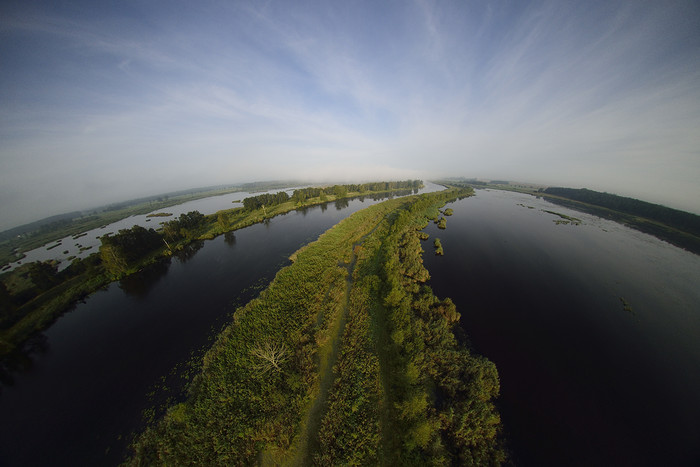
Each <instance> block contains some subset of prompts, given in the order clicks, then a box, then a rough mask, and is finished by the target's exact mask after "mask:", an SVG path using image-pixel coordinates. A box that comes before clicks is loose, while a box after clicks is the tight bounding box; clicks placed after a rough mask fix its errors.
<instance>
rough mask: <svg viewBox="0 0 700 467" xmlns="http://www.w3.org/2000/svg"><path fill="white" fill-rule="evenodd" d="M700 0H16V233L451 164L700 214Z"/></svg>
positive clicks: (10, 192)
mask: <svg viewBox="0 0 700 467" xmlns="http://www.w3.org/2000/svg"><path fill="white" fill-rule="evenodd" d="M698 24H700V4H699V3H698V2H697V1H673V0H668V1H663V2H658V1H648V2H647V1H627V2H617V1H610V0H609V1H585V2H583V1H576V2H575V1H565V0H559V1H552V2H524V1H523V2H520V1H518V2H512V1H503V2H499V1H454V2H450V1H410V0H406V1H380V2H377V1H367V2H364V1H350V0H347V1H343V2H340V1H337V2H336V1H318V2H294V1H279V2H276V1H268V2H263V1H255V2H253V1H251V2H234V1H206V0H204V1H198V2H191V1H167V2H165V1H113V2H106V1H105V2H102V1H100V2H94V1H85V2H83V1H73V2H69V1H50V2H32V1H21V2H12V1H10V2H8V1H6V2H4V3H3V5H2V6H0V199H1V200H2V202H1V203H0V229H5V228H9V227H12V226H14V225H18V224H21V223H24V222H28V221H31V220H35V219H38V218H41V217H45V216H47V215H50V214H55V213H57V212H65V211H70V210H73V209H82V208H89V207H93V206H96V205H99V204H103V203H107V202H112V201H119V200H124V199H130V198H135V197H138V196H143V195H149V194H157V193H161V192H165V191H172V190H178V189H184V188H190V187H197V186H206V185H216V184H227V183H236V182H244V181H253V180H269V179H288V178H305V179H315V180H365V179H377V178H394V179H396V178H406V177H438V176H444V175H450V176H466V177H483V178H499V179H504V178H505V179H512V180H520V181H526V182H534V183H543V184H553V185H564V186H575V187H584V186H585V187H588V188H593V189H599V190H604V191H609V192H616V193H620V194H624V195H629V196H636V197H640V198H643V199H646V200H649V201H653V202H660V203H662V204H666V205H669V206H672V207H678V208H681V209H686V210H691V211H694V212H700V201H699V200H700V27H698Z"/></svg>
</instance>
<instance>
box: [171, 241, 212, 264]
mask: <svg viewBox="0 0 700 467" xmlns="http://www.w3.org/2000/svg"><path fill="white" fill-rule="evenodd" d="M203 246H204V240H196V241H194V242H192V243H190V244H188V245H185V247H184V248H183V249H181V250H177V251H176V252H175V253H173V256H175V257H176V258H177V259H179V260H180V262H181V263H186V262H187V261H189V260H191V259H192V258H194V255H196V254H197V252H198V251H199V250H201V249H202V247H203Z"/></svg>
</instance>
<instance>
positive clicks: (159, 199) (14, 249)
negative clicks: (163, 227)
mask: <svg viewBox="0 0 700 467" xmlns="http://www.w3.org/2000/svg"><path fill="white" fill-rule="evenodd" d="M289 186H298V184H297V185H295V184H290V183H280V182H256V183H247V184H244V185H241V186H232V187H225V188H222V187H219V188H202V189H198V190H190V191H187V192H176V193H170V194H167V195H160V196H153V197H150V198H141V199H137V200H133V201H127V202H123V203H117V204H112V205H109V206H104V207H102V208H98V209H95V210H91V211H89V212H72V213H67V214H63V215H59V216H54V217H51V218H48V219H44V220H42V221H38V222H33V223H31V224H27V225H24V226H20V227H16V228H13V229H10V230H7V231H4V232H0V265H5V264H8V263H11V262H13V261H17V260H18V259H20V258H21V257H22V253H23V252H25V251H29V250H33V249H34V248H38V247H40V246H42V245H46V244H47V243H49V242H52V241H54V240H58V239H61V238H64V237H67V236H69V235H77V234H81V235H82V233H84V232H85V231H87V230H92V229H96V228H98V227H101V226H103V225H108V224H111V223H113V222H117V221H119V220H121V219H126V218H127V217H130V216H137V215H140V214H147V213H149V212H151V211H155V210H157V209H163V208H167V207H170V206H175V205H177V204H182V203H185V202H187V201H194V200H197V199H202V198H208V197H211V196H220V195H225V194H227V193H234V192H237V191H248V192H253V191H255V190H258V191H259V190H272V189H278V188H286V187H289Z"/></svg>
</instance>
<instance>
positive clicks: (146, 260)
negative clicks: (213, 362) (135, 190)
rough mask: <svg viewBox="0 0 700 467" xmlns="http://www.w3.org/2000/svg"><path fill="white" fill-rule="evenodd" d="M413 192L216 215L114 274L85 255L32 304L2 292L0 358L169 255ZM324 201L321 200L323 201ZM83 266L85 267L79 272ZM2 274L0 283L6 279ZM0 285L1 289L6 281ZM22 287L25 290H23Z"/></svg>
mask: <svg viewBox="0 0 700 467" xmlns="http://www.w3.org/2000/svg"><path fill="white" fill-rule="evenodd" d="M411 192H412V191H411V190H408V191H402V192H397V191H396V190H378V191H366V192H357V191H355V192H347V194H346V196H343V197H338V196H334V195H327V196H318V197H314V198H308V199H306V200H304V201H303V202H297V201H291V200H290V201H287V202H285V203H282V204H278V205H275V206H270V207H267V208H265V207H262V208H260V209H254V210H246V209H243V208H240V207H239V208H232V209H227V210H223V211H218V212H217V213H215V214H211V215H208V216H203V222H202V224H201V225H199V226H198V227H197V229H196V230H195V231H192V232H189V234H188V235H187V236H185V237H184V238H181V239H179V240H178V241H176V242H172V243H170V244H163V245H162V246H161V247H159V248H157V249H155V250H153V251H152V252H150V253H149V254H147V255H145V256H144V257H143V258H141V259H140V260H139V261H137V262H135V263H133V264H130V265H129V267H128V268H126V269H125V270H124V271H120V272H119V273H115V272H114V271H111V270H108V269H107V268H105V266H104V265H103V264H102V262H101V261H100V260H99V254H97V253H95V254H93V255H90V256H89V257H88V258H86V259H85V260H80V261H76V262H75V264H74V266H75V268H74V269H73V272H71V271H70V270H71V268H73V266H70V267H69V268H68V269H69V271H68V273H63V275H62V276H61V277H67V279H66V280H65V281H62V282H61V283H59V284H52V286H51V287H50V288H48V290H41V291H40V292H39V293H35V296H34V297H32V298H31V299H28V300H25V301H24V302H22V303H20V304H13V303H12V301H11V299H12V295H13V294H15V295H16V294H18V293H20V292H21V293H32V292H31V290H30V289H29V288H27V289H25V290H20V291H18V290H13V289H12V288H11V287H8V288H7V289H8V290H7V294H6V295H7V297H5V296H3V297H0V298H1V299H3V300H5V301H6V304H4V307H5V308H7V309H6V310H5V313H8V314H9V313H11V314H12V315H13V316H14V318H13V319H12V320H11V321H10V322H9V325H7V327H5V326H3V328H2V329H0V358H2V357H4V356H6V355H8V354H10V353H12V352H14V351H16V350H17V349H19V348H21V345H22V344H23V343H24V342H25V341H26V340H27V339H29V338H30V337H31V336H32V335H34V334H36V333H38V332H41V331H42V330H44V329H46V328H47V327H48V326H50V325H51V324H52V323H53V322H54V321H55V320H56V319H57V318H58V317H59V316H61V315H62V314H63V313H65V312H66V311H68V310H70V308H71V307H72V306H73V305H74V304H75V303H76V302H78V301H79V300H82V299H84V298H85V297H87V296H88V295H90V294H91V293H93V292H95V291H97V290H99V289H100V288H102V287H105V286H107V285H108V284H110V283H111V282H113V281H116V280H121V279H123V278H125V277H127V276H129V275H131V274H134V273H136V272H138V271H140V270H142V269H143V268H145V267H147V266H149V265H151V264H154V263H157V262H160V261H163V260H166V259H167V258H169V257H171V256H172V255H173V254H176V253H178V252H184V251H186V250H187V248H188V247H190V246H191V245H192V244H194V243H195V242H199V241H203V240H210V239H213V238H215V237H217V236H219V235H223V234H227V233H231V232H235V231H236V230H239V229H242V228H245V227H248V226H251V225H254V224H256V223H261V222H265V221H267V220H269V219H272V218H274V217H276V216H279V215H283V214H286V213H288V212H291V211H294V210H299V209H306V208H310V207H313V206H318V205H322V204H326V203H338V202H339V203H342V202H347V201H348V200H350V199H353V198H357V197H363V196H364V197H377V196H386V195H387V194H391V193H396V194H397V196H398V195H406V194H410V193H411ZM322 198H325V199H322ZM85 265H88V266H89V267H84V266H85ZM30 267H31V265H24V266H23V268H25V269H22V270H20V271H18V272H16V273H14V274H16V275H17V276H24V277H25V280H24V282H26V278H28V277H29V276H30V272H29V268H30ZM8 274H13V273H6V274H5V275H3V276H4V277H3V279H5V278H6V277H8V276H7V275H8ZM0 285H3V286H4V285H5V281H4V280H3V282H2V283H1V284H0ZM30 285H31V284H30ZM25 287H29V286H28V285H25Z"/></svg>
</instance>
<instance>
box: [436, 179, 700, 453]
mask: <svg viewBox="0 0 700 467" xmlns="http://www.w3.org/2000/svg"><path fill="white" fill-rule="evenodd" d="M448 207H452V208H453V209H454V215H453V216H451V217H447V229H446V230H440V229H438V228H437V226H436V225H435V224H432V223H431V224H430V225H429V226H428V227H427V228H426V232H428V233H429V234H430V236H431V239H430V240H428V242H426V243H424V249H425V250H426V254H425V255H424V259H425V265H426V267H427V268H428V270H429V271H430V274H431V281H430V283H431V286H432V287H433V289H434V291H435V293H436V294H437V295H438V296H441V297H451V298H452V299H453V301H454V302H455V304H456V305H457V309H458V311H459V312H460V313H461V315H462V317H461V321H460V324H461V326H462V327H463V328H464V329H465V331H466V333H467V334H468V335H469V339H470V345H471V346H472V347H473V349H474V350H475V351H476V352H478V353H480V354H482V355H485V356H486V357H488V358H489V359H491V360H492V361H493V362H494V363H495V364H496V366H497V367H498V370H499V375H500V379H501V397H500V399H499V401H498V404H499V407H500V410H501V414H502V418H503V421H504V425H505V435H506V438H507V439H508V444H509V448H510V449H511V451H512V453H513V458H514V460H515V463H516V465H525V466H540V465H699V464H700V397H699V396H698V395H699V394H700V257H699V256H696V255H694V254H692V253H689V252H687V251H684V250H681V249H679V248H677V247H674V246H672V245H669V244H668V243H665V242H663V241H661V240H658V239H656V238H653V237H651V236H649V235H646V234H643V233H640V232H637V231H635V230H632V229H629V228H627V227H625V226H622V225H620V224H616V223H614V222H611V221H607V220H603V219H600V218H598V217H595V216H593V215H589V214H583V213H579V212H577V211H573V210H570V209H567V208H563V207H560V206H557V205H554V204H551V203H549V202H547V201H544V200H542V199H537V198H535V197H532V196H529V195H524V194H518V193H510V192H504V191H493V190H478V191H477V194H476V196H475V197H472V198H467V199H464V200H461V201H457V202H455V203H452V204H451V205H449V206H448ZM544 211H553V212H558V213H562V214H565V215H568V216H571V217H576V218H578V219H580V220H581V221H582V223H581V225H571V224H569V225H561V224H557V223H555V222H554V221H557V220H560V221H561V220H562V218H561V217H558V216H556V215H554V214H551V213H547V212H544ZM435 237H439V238H440V239H441V242H442V245H443V247H444V251H445V256H435V255H434V254H433V253H432V250H433V247H432V241H433V239H434V238H435Z"/></svg>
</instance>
